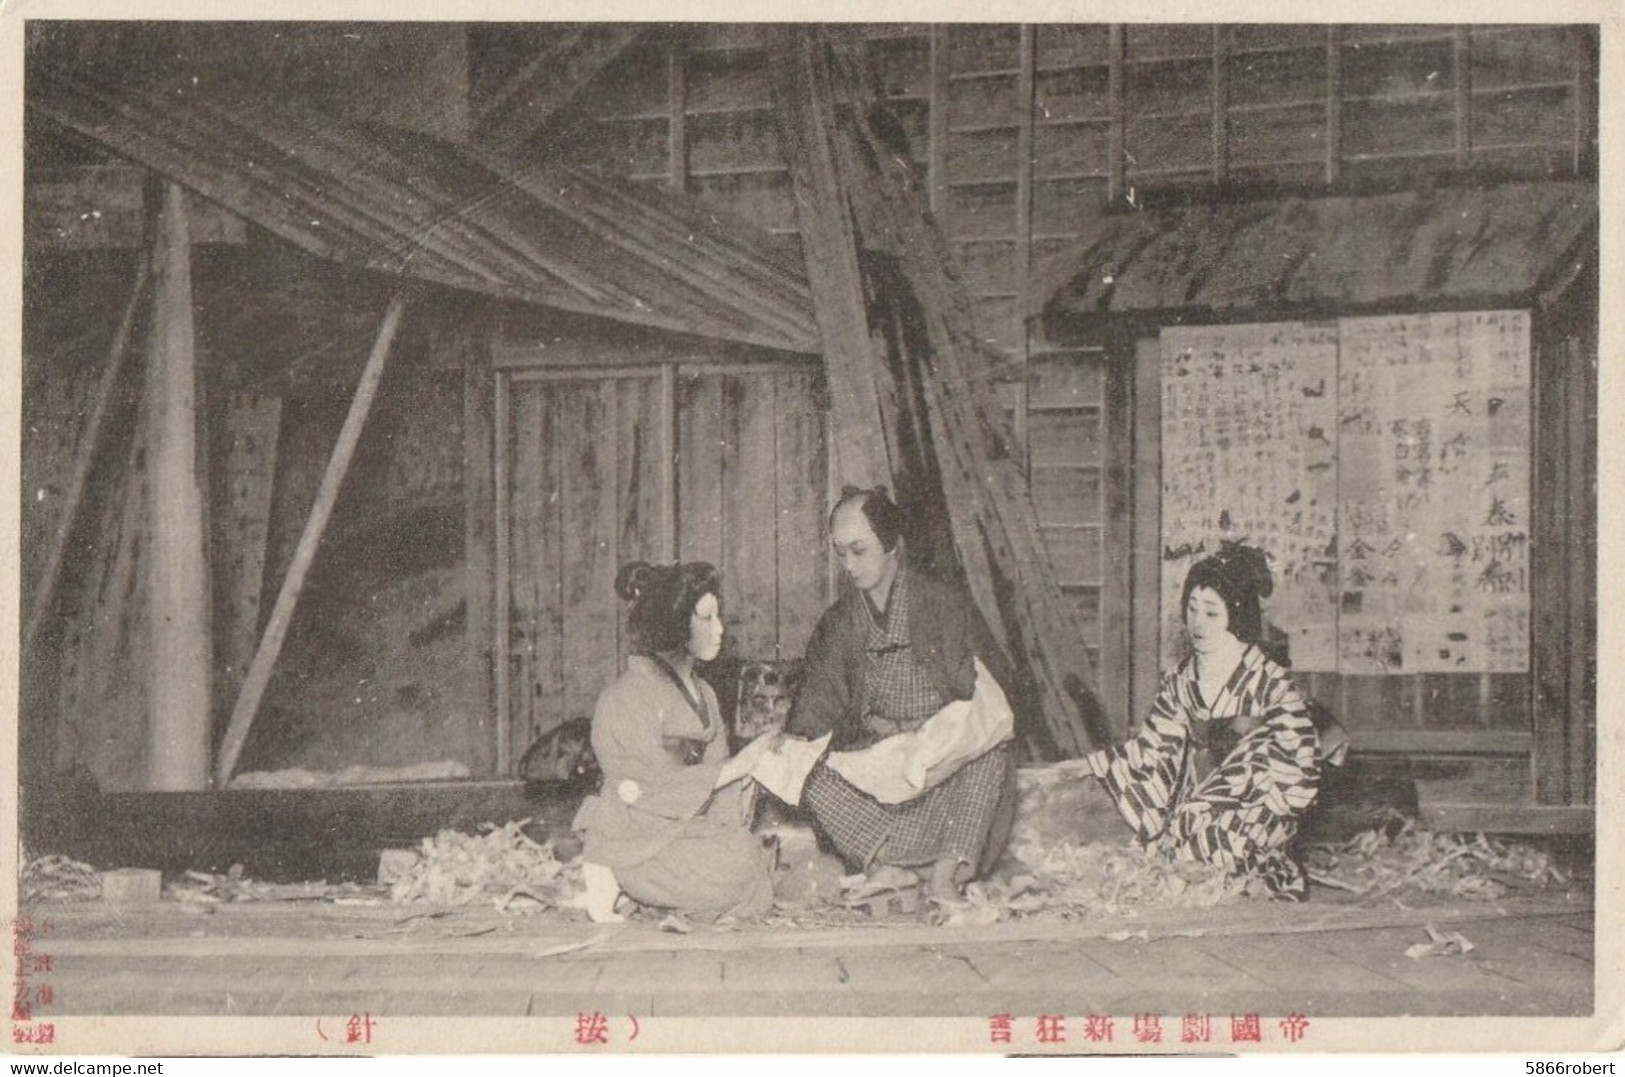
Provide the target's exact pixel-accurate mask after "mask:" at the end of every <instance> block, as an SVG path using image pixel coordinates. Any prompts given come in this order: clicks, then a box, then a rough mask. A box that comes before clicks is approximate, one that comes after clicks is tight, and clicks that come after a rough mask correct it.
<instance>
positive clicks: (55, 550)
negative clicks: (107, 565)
mask: <svg viewBox="0 0 1625 1077" xmlns="http://www.w3.org/2000/svg"><path fill="white" fill-rule="evenodd" d="M149 268H150V267H149V263H148V261H147V260H146V259H144V258H143V259H142V260H141V265H140V268H139V269H137V270H136V277H135V284H134V286H133V287H132V288H131V289H130V298H129V301H128V302H126V303H125V305H124V314H123V316H122V317H120V318H119V323H118V328H117V329H116V330H115V331H114V333H113V341H112V343H111V344H110V345H109V346H108V349H107V364H106V366H104V367H103V368H102V376H101V380H100V381H98V382H97V383H96V395H95V397H94V398H93V400H92V403H91V405H90V416H89V417H88V418H87V419H86V420H85V428H84V430H83V431H81V432H80V434H79V443H78V445H77V446H76V448H75V451H74V460H73V477H72V478H71V479H69V481H68V496H67V500H66V501H64V502H63V505H62V509H61V512H60V515H58V517H57V521H56V531H55V532H53V533H52V535H51V545H50V547H49V549H48V551H47V553H46V555H45V568H44V570H43V571H42V572H41V574H40V580H39V583H38V584H36V585H35V587H34V593H33V595H32V596H30V602H29V606H28V621H27V624H26V627H25V628H24V631H23V653H22V661H23V664H24V665H27V664H28V657H29V655H31V654H33V651H34V641H35V639H36V638H38V635H39V630H40V626H41V625H43V624H44V623H45V620H46V618H47V617H49V616H50V612H51V610H52V608H53V606H54V604H55V602H56V589H57V585H58V584H59V583H61V580H62V562H63V559H64V557H65V555H66V553H67V549H68V540H69V539H70V538H72V536H73V531H74V528H75V526H76V525H77V522H78V519H79V511H80V509H81V507H82V506H83V505H84V499H85V487H86V485H87V484H88V483H89V482H90V472H91V470H92V468H93V467H94V466H95V463H96V457H97V455H98V453H99V452H100V450H101V443H102V427H103V426H104V425H105V424H106V422H107V413H108V411H109V410H110V409H111V407H112V403H113V398H114V394H115V390H116V389H117V387H118V383H119V379H120V377H121V376H122V375H123V373H124V366H125V357H126V356H127V355H129V351H130V347H129V346H130V334H131V332H132V330H133V328H134V326H135V318H136V312H137V310H138V309H139V307H140V304H141V296H142V294H143V293H144V292H145V291H146V288H147V278H148V273H149Z"/></svg>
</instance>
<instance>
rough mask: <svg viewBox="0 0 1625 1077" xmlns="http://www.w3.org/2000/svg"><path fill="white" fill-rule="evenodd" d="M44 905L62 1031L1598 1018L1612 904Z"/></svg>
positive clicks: (1568, 899) (1564, 898)
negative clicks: (106, 1019)
mask: <svg viewBox="0 0 1625 1077" xmlns="http://www.w3.org/2000/svg"><path fill="white" fill-rule="evenodd" d="M25 911H26V912H28V913H29V914H30V915H31V916H32V917H33V918H34V919H35V920H36V922H39V921H49V931H48V933H47V934H43V935H40V936H39V937H38V938H37V939H36V945H35V948H36V950H38V951H40V952H45V953H49V954H50V956H51V962H52V970H53V975H52V976H51V983H52V987H53V996H54V997H53V1000H52V1005H51V1006H50V1007H49V1014H50V1015H51V1016H62V1017H67V1016H70V1015H93V1014H108V1015H172V1016H179V1015H214V1016H221V1015H240V1016H248V1015H262V1016H271V1015H283V1016H291V1015H307V1014H338V1013H343V1014H350V1013H368V1014H371V1015H374V1016H375V1017H378V1018H384V1017H391V1018H394V1017H402V1016H416V1015H423V1016H450V1015H459V1016H491V1017H497V1016H505V1015H516V1016H517V1015H531V1016H538V1015H563V1016H570V1017H573V1016H575V1015H578V1014H581V1013H584V1012H589V1011H601V1012H603V1013H606V1014H610V1013H613V1014H633V1015H639V1016H641V1017H643V1018H655V1017H661V1016H678V1015H702V1016H713V1017H715V1016H740V1017H747V1016H808V1017H829V1016H865V1017H874V1016H882V1015H898V1016H915V1017H918V1016H939V1017H959V1016H966V1017H981V1018H984V1019H985V1018H986V1017H987V1016H988V1015H992V1014H1002V1013H1010V1014H1038V1013H1071V1014H1081V1013H1100V1014H1117V1015H1120V1017H1119V1020H1120V1021H1121V1020H1124V1019H1126V1015H1131V1014H1136V1013H1142V1012H1153V1013H1161V1014H1165V1015H1179V1014H1183V1013H1207V1012H1211V1013H1213V1014H1215V1015H1220V1014H1222V1015H1225V1017H1226V1019H1227V1020H1228V1015H1230V1014H1232V1013H1237V1012H1257V1013H1261V1014H1275V1015H1282V1014H1288V1013H1302V1014H1305V1015H1307V1016H1309V1017H1310V1018H1314V1017H1317V1016H1326V1017H1376V1016H1397V1015H1414V1016H1489V1015H1508V1016H1513V1015H1517V1016H1582V1015H1588V1014H1590V1013H1591V1012H1592V1007H1593V998H1594V978H1595V971H1596V964H1595V962H1596V958H1595V935H1594V917H1593V910H1592V908H1591V905H1590V902H1589V898H1588V896H1586V895H1580V894H1572V893H1571V894H1568V895H1562V894H1556V895H1545V896H1541V897H1539V898H1536V897H1528V896H1525V897H1516V898H1510V899H1508V900H1503V901H1499V902H1473V903H1467V902H1460V901H1457V902H1454V903H1451V904H1434V905H1431V906H1423V907H1403V906H1400V905H1398V904H1395V903H1389V904H1387V905H1386V906H1385V907H1371V906H1361V905H1358V904H1349V903H1339V902H1337V901H1336V900H1335V896H1334V898H1332V899H1328V900H1317V901H1312V902H1310V903H1307V904H1304V905H1287V904H1281V903H1242V904H1238V905H1227V906H1223V907H1220V908H1217V909H1205V910H1189V909H1185V910H1174V909H1166V910H1145V911H1142V912H1141V913H1139V914H1138V915H1136V916H1134V917H1132V918H1123V919H1113V920H1109V921H1093V922H1090V921H1065V920H1060V919H1035V920H1027V921H1016V922H1007V923H1003V924H995V925H991V926H986V927H974V928H973V927H959V928H933V927H928V926H925V925H923V924H919V923H916V922H913V921H908V920H900V919H888V920H884V921H874V922H867V923H862V924H858V925H852V926H844V927H827V926H826V927H795V926H790V927H786V926H778V927H772V926H767V925H757V924H751V925H737V926H733V927H710V926H704V925H696V926H694V927H693V929H692V930H691V931H690V932H688V933H686V934H679V933H673V932H669V931H663V930H661V929H660V928H659V927H658V926H657V924H656V923H654V922H653V921H640V920H633V921H630V922H628V923H626V924H622V925H614V926H608V927H600V926H597V925H593V924H590V923H588V922H587V921H586V920H585V919H571V918H569V917H567V915H566V914H563V913H547V914H539V915H535V916H522V915H509V914H503V913H499V912H497V911H496V910H495V909H490V908H487V909H471V908H466V907H465V908H459V909H444V910H425V909H423V908H421V907H394V906H371V907H368V906H341V905H334V904H328V903H315V902H283V903H272V902H265V903H244V904H235V905H223V906H219V907H217V908H216V909H215V910H214V911H213V912H212V913H210V914H208V915H201V914H199V913H197V912H193V911H187V910H185V909H184V908H182V907H181V906H180V905H179V904H178V903H176V902H173V901H165V902H161V903H159V904H156V905H148V906H140V907H137V906H126V907H118V906H112V905H106V904H101V903H86V904H77V905H75V904H66V903H64V904H56V905H43V906H36V907H33V908H31V909H28V910H25ZM570 915H571V916H573V915H574V914H570ZM1429 924H1431V925H1433V926H1435V927H1436V928H1438V929H1440V930H1447V931H1459V932H1461V933H1462V934H1463V935H1465V936H1466V937H1467V938H1468V939H1469V940H1470V941H1471V942H1472V943H1473V945H1474V948H1473V950H1472V951H1471V952H1470V953H1467V954H1464V955H1455V956H1448V957H1424V958H1420V959H1416V958H1410V957H1407V956H1406V953H1405V951H1406V949H1407V947H1410V946H1412V945H1413V944H1415V943H1418V942H1425V941H1427V939H1428V935H1427V933H1426V931H1425V925H1429ZM1163 1020H1164V1021H1167V1020H1169V1018H1168V1017H1164V1018H1163ZM1172 1020H1174V1022H1175V1023H1176V1026H1177V1022H1178V1020H1179V1018H1178V1016H1173V1017H1172ZM1217 1020H1218V1018H1217V1017H1215V1021H1217ZM1176 1034H1177V1029H1176Z"/></svg>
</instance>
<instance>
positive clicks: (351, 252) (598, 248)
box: [27, 69, 818, 352]
mask: <svg viewBox="0 0 1625 1077" xmlns="http://www.w3.org/2000/svg"><path fill="white" fill-rule="evenodd" d="M205 97H206V99H205ZM27 104H28V108H29V109H30V110H31V111H32V112H34V113H36V114H37V115H41V116H44V117H46V118H47V119H49V120H51V121H54V122H55V123H57V124H60V125H62V126H64V127H66V128H68V129H70V130H72V131H74V132H76V133H77V134H78V135H80V136H82V137H84V138H88V139H91V140H93V141H95V142H97V143H99V144H101V145H103V146H105V147H106V148H108V149H110V150H112V151H113V152H115V153H117V154H118V155H120V156H123V157H125V158H127V159H129V160H131V161H134V162H135V163H137V164H140V165H142V166H144V167H146V168H148V169H151V170H152V171H153V172H155V173H157V174H158V175H161V176H163V177H165V178H167V179H169V180H172V181H174V182H175V183H178V184H180V185H182V186H183V187H186V188H188V189H190V190H193V191H195V192H197V193H198V194H200V195H202V196H204V197H205V198H208V199H210V200H212V201H214V202H217V203H219V204H220V205H222V206H224V207H226V208H227V209H229V210H231V211H232V212H233V213H236V214H237V215H239V216H241V217H243V218H245V219H247V220H249V221H251V222H253V223H255V224H257V225H259V226H260V227H262V228H264V229H266V230H267V231H269V232H272V233H274V234H276V235H278V236H280V237H282V238H283V239H284V240H287V241H288V242H290V243H293V244H294V245H296V246H298V247H300V248H302V249H304V250H306V251H308V252H310V253H312V254H315V255H318V256H321V257H324V258H330V259H333V260H334V261H337V262H340V263H344V264H347V265H352V266H356V267H359V268H364V269H368V270H373V271H376V272H379V273H387V274H394V275H398V276H403V277H415V278H420V279H423V280H427V281H432V282H434V283H436V284H441V285H445V286H447V287H450V288H457V289H463V290H467V291H471V292H478V293H483V294H487V295H493V296H500V297H504V298H509V299H517V300H521V301H525V302H529V303H534V304H537V305H540V306H545V307H551V308H555V309H561V310H569V311H577V312H581V313H585V314H592V315H598V316H602V317H605V318H610V319H614V320H616V321H621V322H629V323H633V324H637V325H647V326H655V327H660V328H665V329H671V330H676V331H679V332H685V333H693V334H696V335H699V336H703V337H710V338H714V339H721V340H730V341H740V342H744V343H750V344H759V345H763V346H766V347H771V348H778V349H783V350H788V351H797V352H811V351H816V350H817V339H818V331H817V326H816V323H815V322H814V318H813V306H812V299H811V295H810V293H809V291H808V287H807V283H806V279H805V273H804V271H803V270H802V268H801V267H800V266H797V265H794V264H793V263H792V262H791V261H789V260H787V259H786V258H784V257H783V256H782V255H781V253H780V252H779V251H777V250H776V249H774V248H773V247H772V246H771V245H770V243H769V242H768V240H767V239H766V237H765V236H762V235H760V234H759V233H757V232H756V231H755V230H754V229H752V228H751V227H750V226H748V225H741V224H736V223H734V222H732V221H730V220H727V219H725V217H723V216H722V215H719V214H718V213H716V212H715V211H713V210H711V209H708V208H706V207H704V206H702V205H701V204H700V203H698V202H696V201H694V200H692V199H689V198H684V197H681V196H678V195H675V194H672V193H670V192H666V191H663V190H660V189H657V188H653V187H649V186H647V185H635V184H631V183H627V182H618V181H613V180H609V179H606V178H604V177H600V176H596V175H589V174H587V173H585V172H581V171H575V170H569V169H562V168H553V167H547V168H541V169H529V168H527V169H519V168H517V167H516V166H513V165H512V164H509V163H507V162H505V161H503V160H500V159H498V158H496V157H494V156H491V155H486V154H483V153H481V152H480V151H478V150H475V149H473V148H471V147H467V146H460V145H452V144H450V143H446V142H442V141H439V140H437V139H434V138H431V137H429V136H427V135H422V134H417V133H414V132H410V131H405V130H401V129H397V128H393V127H383V126H379V125H370V124H364V123H356V122H353V121H348V120H343V119H340V118H338V117H335V116H331V115H328V114H325V113H322V112H318V111H316V110H314V109H312V108H310V107H308V106H303V105H299V104H296V103H294V102H290V101H285V100H276V101H268V100H265V99H263V98H261V99H252V98H249V97H246V96H244V97H240V98H229V97H227V96H225V95H223V94H220V93H219V92H217V91H216V92H211V93H209V94H207V95H205V94H203V93H201V92H200V91H198V90H197V89H195V88H193V87H189V86H187V85H185V84H177V85H170V86H162V85H155V86H146V87H142V86H137V85H134V84H118V85H112V84H99V83H93V82H91V81H89V80H87V79H85V78H82V77H76V76H69V75H64V74H60V73H53V72H49V71H42V70H38V69H35V70H31V71H30V72H29V82H28V99H27Z"/></svg>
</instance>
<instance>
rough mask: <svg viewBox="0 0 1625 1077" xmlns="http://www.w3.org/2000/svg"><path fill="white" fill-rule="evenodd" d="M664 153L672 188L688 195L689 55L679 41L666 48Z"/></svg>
mask: <svg viewBox="0 0 1625 1077" xmlns="http://www.w3.org/2000/svg"><path fill="white" fill-rule="evenodd" d="M666 104H667V115H668V117H669V119H668V120H667V123H668V126H667V128H666V150H667V154H668V158H669V159H668V161H667V169H668V171H669V172H670V174H671V179H670V183H671V189H672V190H674V191H677V192H678V193H679V194H687V193H688V53H687V51H686V50H685V49H684V48H683V43H682V42H681V41H673V42H672V43H671V44H670V45H668V46H667V48H666Z"/></svg>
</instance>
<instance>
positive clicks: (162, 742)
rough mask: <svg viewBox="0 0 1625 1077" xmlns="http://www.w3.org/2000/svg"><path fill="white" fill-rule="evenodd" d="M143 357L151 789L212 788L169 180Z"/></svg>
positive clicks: (184, 352) (202, 591)
mask: <svg viewBox="0 0 1625 1077" xmlns="http://www.w3.org/2000/svg"><path fill="white" fill-rule="evenodd" d="M152 261H153V324H152V337H151V341H152V343H151V347H150V348H149V350H148V357H147V384H146V395H145V402H146V407H147V417H148V425H147V431H148V437H149V439H150V441H149V443H148V448H147V468H148V485H147V491H148V495H149V497H150V498H151V503H150V505H151V509H150V512H149V513H148V518H147V527H148V532H147V538H148V558H147V570H148V577H147V581H148V602H149V603H150V605H151V620H150V622H149V626H148V627H149V631H150V633H151V649H150V651H149V652H148V653H149V660H148V663H147V670H146V674H147V678H148V682H147V683H148V693H147V709H148V715H149V722H148V736H149V737H150V739H151V740H150V743H151V748H150V751H149V752H148V755H147V788H149V789H153V790H156V791H161V792H180V791H184V790H189V789H192V790H195V789H206V788H208V785H209V739H210V732H211V724H210V706H209V703H210V698H209V693H210V690H209V677H210V673H211V669H212V667H213V659H212V657H211V640H210V629H209V624H210V621H211V617H210V610H209V563H208V559H207V557H205V555H204V551H205V550H206V549H207V544H206V542H205V539H204V528H203V506H204V501H205V496H206V495H205V492H204V486H203V482H202V480H201V479H200V476H199V474H198V373H197V349H196V340H195V327H194V325H193V320H192V245H191V240H190V239H189V237H188V234H187V222H186V199H185V195H184V193H183V192H182V190H181V188H180V187H179V186H178V185H176V184H173V183H166V184H165V185H164V188H163V196H162V205H161V207H160V209H159V212H158V223H157V228H156V234H155V236H154V242H153V255H152Z"/></svg>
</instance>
